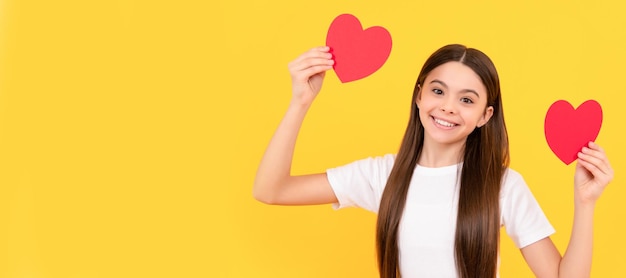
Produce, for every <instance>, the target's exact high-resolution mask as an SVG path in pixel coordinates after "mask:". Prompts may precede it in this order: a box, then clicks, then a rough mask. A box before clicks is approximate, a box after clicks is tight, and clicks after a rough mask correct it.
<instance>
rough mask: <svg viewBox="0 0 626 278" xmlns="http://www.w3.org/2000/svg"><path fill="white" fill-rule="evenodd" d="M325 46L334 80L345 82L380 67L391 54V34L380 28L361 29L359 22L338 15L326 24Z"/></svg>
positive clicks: (348, 15) (344, 15)
mask: <svg viewBox="0 0 626 278" xmlns="http://www.w3.org/2000/svg"><path fill="white" fill-rule="evenodd" d="M326 45H327V46H329V47H330V49H331V53H332V54H333V58H334V60H335V64H334V66H333V69H334V70H335V73H336V74H337V77H339V80H341V82H342V83H346V82H350V81H354V80H358V79H361V78H364V77H367V76H369V75H370V74H372V73H374V72H376V71H377V70H378V69H380V67H382V66H383V64H384V63H385V62H386V61H387V58H388V57H389V53H391V35H390V34H389V32H388V31H387V29H385V28H383V27H380V26H373V27H370V28H367V29H365V30H363V27H362V26H361V22H359V19H357V18H356V17H355V16H353V15H351V14H342V15H339V16H337V17H336V18H335V19H334V20H333V22H332V23H331V24H330V27H329V28H328V34H327V35H326Z"/></svg>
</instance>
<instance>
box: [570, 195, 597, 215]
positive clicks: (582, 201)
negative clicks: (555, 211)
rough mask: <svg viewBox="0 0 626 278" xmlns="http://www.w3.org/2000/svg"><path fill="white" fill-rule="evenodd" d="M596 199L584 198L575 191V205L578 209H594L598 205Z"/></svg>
mask: <svg viewBox="0 0 626 278" xmlns="http://www.w3.org/2000/svg"><path fill="white" fill-rule="evenodd" d="M596 201H597V200H596V199H586V198H582V197H581V196H579V194H576V193H574V207H575V208H576V209H582V210H590V211H593V209H594V208H595V207H596Z"/></svg>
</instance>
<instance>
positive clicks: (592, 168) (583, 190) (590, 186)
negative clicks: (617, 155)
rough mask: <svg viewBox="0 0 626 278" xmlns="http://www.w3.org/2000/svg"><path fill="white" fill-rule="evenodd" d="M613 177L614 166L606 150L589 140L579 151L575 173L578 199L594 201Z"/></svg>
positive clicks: (587, 201)
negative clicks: (612, 166)
mask: <svg viewBox="0 0 626 278" xmlns="http://www.w3.org/2000/svg"><path fill="white" fill-rule="evenodd" d="M612 179H613V168H611V164H610V163H609V160H608V158H607V157H606V153H605V152H604V150H603V149H602V148H601V147H600V146H598V144H596V143H594V142H589V144H588V146H587V147H583V149H582V151H581V152H579V153H578V163H577V164H576V173H575V174H574V188H575V196H577V200H578V201H581V202H583V203H594V202H595V201H596V200H597V199H598V198H600V195H602V191H604V188H605V187H606V186H607V185H608V184H609V182H611V180H612Z"/></svg>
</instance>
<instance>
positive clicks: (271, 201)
mask: <svg viewBox="0 0 626 278" xmlns="http://www.w3.org/2000/svg"><path fill="white" fill-rule="evenodd" d="M272 195H273V194H270V192H268V191H267V190H263V189H262V187H260V186H259V185H258V184H256V183H255V184H254V188H253V189H252V197H254V199H255V200H257V201H259V202H261V203H264V204H266V205H276V204H277V202H276V198H275V197H274V196H272Z"/></svg>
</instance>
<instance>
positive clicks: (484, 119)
mask: <svg viewBox="0 0 626 278" xmlns="http://www.w3.org/2000/svg"><path fill="white" fill-rule="evenodd" d="M491 116H493V106H488V107H487V109H485V114H483V116H482V117H481V118H480V120H478V124H477V125H476V127H479V128H480V127H482V126H484V125H486V124H487V122H489V119H491Z"/></svg>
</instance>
